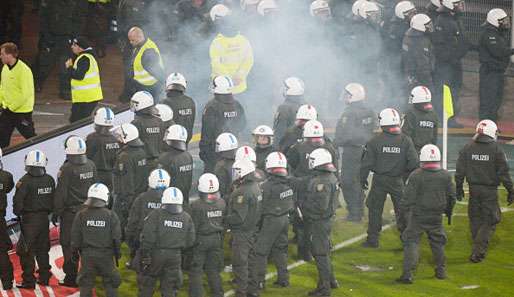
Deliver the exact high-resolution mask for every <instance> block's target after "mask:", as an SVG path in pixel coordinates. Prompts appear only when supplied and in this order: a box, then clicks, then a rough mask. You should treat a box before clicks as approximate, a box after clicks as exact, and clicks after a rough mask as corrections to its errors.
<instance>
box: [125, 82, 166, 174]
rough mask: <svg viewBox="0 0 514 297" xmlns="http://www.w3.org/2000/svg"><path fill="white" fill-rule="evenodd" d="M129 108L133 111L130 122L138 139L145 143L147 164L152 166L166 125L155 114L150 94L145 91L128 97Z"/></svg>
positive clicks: (158, 152)
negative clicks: (134, 127)
mask: <svg viewBox="0 0 514 297" xmlns="http://www.w3.org/2000/svg"><path fill="white" fill-rule="evenodd" d="M130 109H131V110H132V111H133V112H134V113H135V115H134V120H133V121H132V122H131V124H132V125H134V126H136V128H137V130H138V131H139V139H140V140H141V141H142V142H143V143H144V144H145V151H146V159H147V162H148V166H150V167H153V166H155V164H154V163H155V162H156V161H157V158H159V154H160V149H161V142H162V139H163V137H164V131H165V130H166V127H165V125H164V123H163V122H162V120H161V119H160V118H159V116H158V115H157V110H156V109H155V107H154V98H153V96H152V94H150V93H148V92H146V91H139V92H137V93H135V94H134V95H133V96H132V98H131V99H130Z"/></svg>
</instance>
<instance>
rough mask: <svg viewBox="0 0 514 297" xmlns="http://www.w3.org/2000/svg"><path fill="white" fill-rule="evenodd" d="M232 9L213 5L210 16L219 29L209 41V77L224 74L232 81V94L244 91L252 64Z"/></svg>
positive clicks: (246, 43) (251, 58) (246, 40)
mask: <svg viewBox="0 0 514 297" xmlns="http://www.w3.org/2000/svg"><path fill="white" fill-rule="evenodd" d="M231 14H232V11H231V10H230V8H228V7H226V6H225V5H223V4H217V5H214V6H213V7H212V8H211V11H210V16H211V20H212V21H213V23H214V24H215V25H216V27H217V28H218V29H219V32H220V33H218V35H217V36H216V37H215V38H214V40H213V41H212V42H211V46H210V49H209V55H210V58H211V72H212V73H211V78H212V79H214V78H215V77H216V76H222V75H226V76H229V77H230V78H232V81H233V82H234V88H233V89H232V93H233V94H240V93H243V92H244V91H246V88H247V84H246V78H247V76H248V73H250V70H251V69H252V66H253V50H252V46H251V45H250V42H249V41H248V39H246V37H244V36H243V35H241V34H240V33H239V32H238V31H237V29H236V27H235V24H234V21H233V20H232V18H233V17H232V16H231Z"/></svg>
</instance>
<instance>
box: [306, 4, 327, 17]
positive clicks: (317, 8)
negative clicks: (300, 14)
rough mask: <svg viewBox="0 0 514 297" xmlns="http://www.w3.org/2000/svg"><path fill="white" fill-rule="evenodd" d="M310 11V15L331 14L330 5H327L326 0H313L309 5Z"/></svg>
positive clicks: (324, 15)
mask: <svg viewBox="0 0 514 297" xmlns="http://www.w3.org/2000/svg"><path fill="white" fill-rule="evenodd" d="M310 13H311V16H323V17H330V16H331V11H330V6H328V2H327V1H326V0H315V1H313V2H312V3H311V6H310Z"/></svg>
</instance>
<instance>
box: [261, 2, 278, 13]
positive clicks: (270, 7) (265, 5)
mask: <svg viewBox="0 0 514 297" xmlns="http://www.w3.org/2000/svg"><path fill="white" fill-rule="evenodd" d="M276 11H278V5H277V2H276V1H275V0H261V2H259V5H257V12H258V13H259V14H260V15H262V16H266V15H269V14H272V13H274V12H276Z"/></svg>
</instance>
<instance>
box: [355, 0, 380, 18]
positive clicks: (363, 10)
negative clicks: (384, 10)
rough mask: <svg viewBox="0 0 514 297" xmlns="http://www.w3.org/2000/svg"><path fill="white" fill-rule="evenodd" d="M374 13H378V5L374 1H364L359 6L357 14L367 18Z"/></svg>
mask: <svg viewBox="0 0 514 297" xmlns="http://www.w3.org/2000/svg"><path fill="white" fill-rule="evenodd" d="M374 13H380V7H379V6H378V4H376V3H375V2H369V1H365V2H364V3H362V4H361V6H360V7H359V15H360V16H361V18H363V19H368V18H369V17H370V16H371V15H372V14H374Z"/></svg>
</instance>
